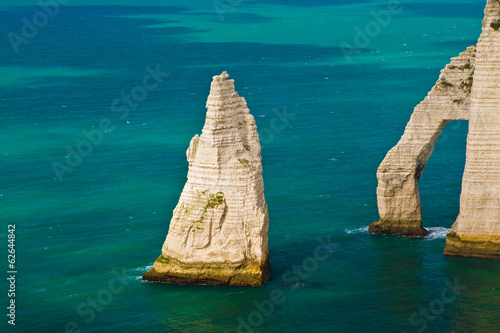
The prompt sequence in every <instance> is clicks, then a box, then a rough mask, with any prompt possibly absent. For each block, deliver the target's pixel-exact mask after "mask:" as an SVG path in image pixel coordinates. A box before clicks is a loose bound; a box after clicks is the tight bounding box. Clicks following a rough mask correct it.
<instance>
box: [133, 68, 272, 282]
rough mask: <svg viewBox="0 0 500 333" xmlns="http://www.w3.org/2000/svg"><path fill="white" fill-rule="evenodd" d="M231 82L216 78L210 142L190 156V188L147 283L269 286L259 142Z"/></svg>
mask: <svg viewBox="0 0 500 333" xmlns="http://www.w3.org/2000/svg"><path fill="white" fill-rule="evenodd" d="M228 77H229V75H228V74H227V73H226V72H224V73H222V74H221V75H217V76H214V77H213V81H212V85H211V87H210V95H209V96H208V100H207V104H206V107H207V114H206V118H205V125H204V126H203V130H202V134H201V135H195V136H194V137H193V139H192V140H191V143H190V145H189V148H188V150H187V153H186V154H187V160H188V162H189V171H188V180H187V182H186V185H185V186H184V189H183V191H182V193H181V196H180V198H179V202H178V203H177V206H176V207H175V210H174V212H173V216H172V220H171V221H170V226H169V231H168V235H167V238H166V240H165V243H164V244H163V247H162V252H161V256H160V258H158V259H157V260H156V262H155V263H154V266H153V268H152V269H151V271H150V272H148V273H146V274H145V275H144V277H143V280H145V281H157V282H169V283H182V284H220V285H232V286H258V285H261V284H263V283H264V282H266V281H267V279H268V278H269V249H268V236H267V232H268V229H269V214H268V210H267V205H266V201H265V198H264V181H263V178H262V161H261V159H262V158H261V146H260V141H259V135H258V133H257V126H256V124H255V119H254V117H253V116H252V115H251V114H250V110H249V109H248V107H247V104H246V101H245V99H244V98H243V97H240V96H239V95H238V93H237V92H236V90H235V87H234V80H229V79H228Z"/></svg>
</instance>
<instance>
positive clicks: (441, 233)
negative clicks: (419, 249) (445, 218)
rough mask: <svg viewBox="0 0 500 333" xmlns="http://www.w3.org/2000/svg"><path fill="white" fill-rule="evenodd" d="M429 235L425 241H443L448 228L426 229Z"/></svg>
mask: <svg viewBox="0 0 500 333" xmlns="http://www.w3.org/2000/svg"><path fill="white" fill-rule="evenodd" d="M426 229H427V230H428V231H429V232H430V233H431V234H430V235H429V236H427V237H425V239H427V240H434V239H443V238H446V235H447V234H448V233H449V232H450V230H451V229H450V228H443V227H431V228H426Z"/></svg>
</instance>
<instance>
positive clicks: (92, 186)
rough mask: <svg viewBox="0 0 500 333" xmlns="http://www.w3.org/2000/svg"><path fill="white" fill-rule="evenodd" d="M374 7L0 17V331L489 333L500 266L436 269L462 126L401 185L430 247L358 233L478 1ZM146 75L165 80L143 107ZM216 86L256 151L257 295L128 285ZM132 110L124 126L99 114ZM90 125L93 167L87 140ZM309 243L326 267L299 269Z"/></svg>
mask: <svg viewBox="0 0 500 333" xmlns="http://www.w3.org/2000/svg"><path fill="white" fill-rule="evenodd" d="M389 3H391V2H390V1H380V0H373V1H368V0H355V1H354V0H352V1H347V0H321V1H306V0H294V1H285V0H271V1H256V0H241V1H239V0H238V1H236V0H232V1H229V0H221V1H211V0H209V1H190V2H189V3H186V2H181V1H167V0H165V1H146V2H143V3H141V6H138V5H136V4H134V3H132V2H131V1H115V2H112V1H109V2H106V6H103V5H101V6H97V5H99V4H102V3H98V2H97V1H93V2H91V3H89V2H87V3H85V2H83V1H76V0H75V1H70V2H68V5H67V6H61V7H60V8H58V10H57V13H55V14H54V15H53V17H49V16H45V17H46V18H47V20H46V22H44V21H43V19H44V16H43V15H40V14H37V13H39V12H40V10H41V8H40V7H39V6H37V5H36V2H33V3H30V2H28V1H24V2H20V1H2V5H3V6H4V7H0V8H1V10H0V35H1V36H0V105H1V107H0V120H1V121H0V155H1V162H0V174H1V175H2V177H1V178H0V212H1V215H2V217H1V219H2V221H3V223H2V228H3V230H0V236H1V237H2V242H1V244H2V247H3V249H2V250H1V251H0V252H1V253H4V259H2V260H4V264H3V266H2V267H4V269H5V277H8V274H7V270H8V267H7V249H8V248H7V244H8V243H7V225H8V224H15V225H16V251H17V252H16V269H17V271H18V273H17V275H16V297H15V300H16V326H15V327H13V326H12V325H9V324H7V320H8V317H7V316H6V315H5V314H6V313H7V310H6V309H5V308H6V307H7V306H8V304H9V303H8V302H9V298H8V297H7V292H8V289H9V285H8V284H7V281H6V278H3V279H1V280H2V281H3V282H2V283H1V284H0V288H1V289H0V294H1V295H2V297H1V300H2V308H3V309H5V310H4V311H5V314H3V313H2V317H3V319H2V322H1V324H0V325H1V326H0V327H1V331H2V332H4V331H8V332H79V331H81V332H237V331H240V332H249V331H251V330H253V331H254V332H404V331H406V332H457V333H459V332H460V333H462V332H463V333H465V332H499V331H500V328H499V325H500V319H499V313H500V274H499V273H500V263H499V262H497V261H491V260H479V259H467V258H450V257H445V256H443V254H442V251H443V248H444V245H445V235H446V232H447V231H448V228H450V226H451V225H452V224H453V222H454V220H455V218H456V216H457V214H458V208H459V195H460V183H461V176H462V173H463V166H464V160H465V140H466V134H467V122H464V121H462V122H460V121H456V122H453V123H451V124H450V125H449V126H448V128H446V129H445V131H444V133H443V135H442V136H441V138H440V139H439V141H438V143H437V145H436V148H435V151H434V154H433V156H432V158H431V159H430V162H429V164H428V166H427V168H426V170H425V173H424V176H423V178H422V180H421V182H420V190H421V196H422V205H423V215H424V226H425V227H428V228H430V230H431V231H432V232H433V235H432V236H430V237H427V238H425V239H407V238H401V237H393V236H380V235H371V234H369V233H368V232H367V226H368V224H369V223H371V222H374V221H376V220H377V219H378V213H377V206H376V197H375V189H376V186H377V180H376V177H375V173H376V170H377V167H378V165H379V163H380V162H381V161H382V159H383V157H384V156H385V154H386V153H387V151H388V150H389V149H390V148H391V147H392V146H394V145H395V144H396V142H397V141H398V139H399V138H400V136H401V135H402V133H403V130H404V127H405V124H406V122H407V121H408V119H409V117H410V115H411V112H412V111H413V108H414V106H415V105H416V104H417V103H419V102H420V101H421V100H422V99H423V98H424V97H425V95H426V94H427V92H428V91H429V90H430V88H431V87H432V86H433V84H434V83H435V81H436V80H437V77H438V75H439V71H440V69H441V68H442V67H443V66H444V65H445V64H446V63H447V62H448V61H449V58H450V57H453V56H456V55H458V53H459V52H461V51H463V50H464V49H465V48H466V47H467V46H469V45H473V44H475V42H476V40H477V37H478V36H479V33H480V30H481V19H482V10H483V7H484V3H485V1H479V0H474V1H473V0H467V1H449V0H446V1H445V0H440V1H429V0H422V1H420V0H413V1H412V0H401V1H400V5H399V6H397V10H394V11H393V13H391V14H390V16H383V15H382V14H381V15H382V16H380V15H375V16H380V18H379V21H377V20H376V18H375V16H374V12H375V13H380V11H385V10H387V6H388V4H389ZM19 4H22V5H26V6H18V5H19ZM30 4H33V5H32V6H28V5H30ZM395 8H396V7H395ZM53 10H54V11H55V9H54V8H53ZM37 15H38V16H37ZM23 18H25V20H23ZM34 19H35V20H38V21H36V22H38V24H39V27H35V28H36V30H32V31H30V30H29V27H28V28H25V31H24V33H25V35H27V36H29V38H26V37H23V31H22V29H23V26H24V25H25V24H26V20H27V21H28V22H33V20H34ZM40 20H41V21H40ZM42 23H44V24H42ZM377 27H378V28H377ZM366 29H368V30H366ZM370 29H371V30H370ZM360 30H361V31H368V34H369V36H368V35H367V36H366V37H364V38H362V37H359V36H357V35H358V34H359V32H358V31H360ZM365 33H366V32H365ZM13 34H16V35H17V36H19V38H25V39H24V40H23V41H22V42H19V39H12V38H14V37H13ZM9 36H10V37H9ZM9 38H10V39H11V40H14V46H16V45H17V48H18V49H17V51H18V52H17V53H16V52H15V51H16V49H15V47H13V45H12V43H11V42H10V41H9ZM349 47H351V48H349ZM346 55H347V57H346ZM156 70H159V71H160V72H162V73H165V72H168V73H169V76H168V77H163V76H161V77H160V78H159V81H161V82H159V83H158V84H157V86H156V87H155V88H154V89H151V90H148V91H146V93H147V95H144V94H142V95H141V94H140V93H141V92H144V90H141V88H140V87H141V86H142V85H143V79H144V77H145V76H146V75H148V73H149V71H156ZM223 70H226V71H228V72H229V74H230V77H231V78H233V79H235V80H236V88H237V91H238V92H239V94H240V95H241V96H243V97H245V99H246V100H247V102H248V105H249V108H250V110H251V112H252V114H253V115H254V116H255V118H256V121H257V125H258V128H259V132H260V135H261V142H262V144H263V150H262V157H263V168H264V182H265V187H266V190H265V194H266V200H267V203H268V206H269V212H270V218H271V222H270V223H271V224H270V231H269V246H270V254H271V265H272V271H271V274H272V277H271V280H270V281H269V282H268V283H267V284H266V285H265V286H264V287H261V288H233V287H214V286H177V285H164V284H152V283H142V282H141V280H140V277H141V275H142V274H143V273H144V272H146V271H147V270H148V268H149V267H150V266H151V265H152V263H153V261H154V260H155V258H156V257H157V256H158V255H159V254H160V250H161V246H162V243H163V241H164V239H165V236H166V234H167V231H168V223H169V220H170V218H171V213H172V210H173V209H174V207H175V205H176V203H177V200H178V197H179V194H180V192H181V190H182V187H183V185H184V183H185V180H186V173H187V162H186V157H185V151H186V149H187V148H188V145H189V141H190V139H191V138H192V137H193V136H194V135H195V134H197V133H198V134H199V133H201V128H202V126H203V121H204V116H205V108H204V106H205V102H206V98H207V95H208V92H209V87H210V81H211V78H212V76H214V75H217V74H220V73H221V72H222V71H223ZM138 87H139V88H138ZM131 93H135V94H136V97H138V99H139V100H140V101H139V102H137V103H136V102H134V101H131V102H130V104H129V106H128V109H129V113H128V115H126V114H124V113H123V111H119V112H113V110H115V111H116V108H115V109H113V107H112V105H113V103H114V101H115V100H116V99H120V98H123V96H126V95H130V94H131ZM122 94H124V95H122ZM125 98H126V97H125ZM124 105H126V104H124V102H120V103H119V104H118V105H115V107H123V106H124ZM122 110H123V109H122ZM106 119H108V120H106ZM103 122H104V123H106V122H107V126H105V127H108V129H107V131H105V133H104V134H103V136H102V138H100V137H99V136H94V137H93V138H94V140H97V141H96V142H98V144H97V145H93V146H91V149H92V151H91V152H90V151H89V147H88V146H85V141H86V140H87V139H86V136H85V133H95V132H96V130H97V129H98V128H99V126H102V123H103ZM101 139H102V142H100V141H101ZM78 147H80V150H81V151H83V152H84V153H85V155H86V156H84V157H83V158H82V159H81V160H72V161H70V162H71V163H72V167H71V172H68V170H67V169H64V170H65V171H63V172H62V174H61V175H60V179H58V176H57V174H56V173H55V171H54V169H53V166H52V165H53V163H54V162H57V163H60V165H64V164H65V163H66V161H65V156H66V155H68V149H69V151H71V150H72V149H78ZM85 148H87V150H86V151H85ZM82 149H83V150H82ZM318 238H319V239H320V241H319V240H318ZM327 241H329V242H330V245H329V247H328V248H327V249H328V250H329V251H330V252H329V253H328V257H327V258H325V260H323V261H317V260H316V261H315V260H312V258H314V252H315V249H316V248H317V247H318V246H319V245H320V244H322V243H323V242H327ZM323 253H324V252H323ZM450 283H451V284H452V285H458V289H457V291H458V293H457V294H453V293H452V292H451V291H450V290H449V284H450ZM447 288H448V289H447ZM465 288H466V289H465ZM273 295H280V297H279V301H278V302H276V303H270V299H274V298H273V297H272V296H273ZM275 300H276V299H275ZM277 303H279V304H277ZM270 304H272V305H270Z"/></svg>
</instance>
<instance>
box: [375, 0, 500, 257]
mask: <svg viewBox="0 0 500 333" xmlns="http://www.w3.org/2000/svg"><path fill="white" fill-rule="evenodd" d="M454 119H468V120H469V133H468V136H467V149H466V162H465V169H464V176H463V179H462V193H461V195H460V214H459V216H458V218H457V220H456V222H455V223H454V224H453V226H452V228H451V231H450V232H449V233H448V237H447V240H446V247H445V250H444V253H445V254H448V255H459V256H467V257H480V258H496V259H500V1H499V0H488V2H487V4H486V8H485V11H484V19H483V26H482V33H481V36H480V37H479V40H478V43H477V47H469V48H468V49H467V50H466V51H465V52H463V53H461V54H460V56H459V57H457V58H453V59H452V61H451V63H450V64H449V65H447V66H446V67H445V68H444V69H443V70H442V72H441V75H440V77H439V80H438V81H437V83H436V85H435V86H434V87H433V88H432V90H431V92H430V93H429V94H428V96H427V97H426V98H425V100H424V101H423V102H422V103H420V104H419V105H418V106H417V107H416V108H415V111H414V112H413V115H412V116H411V119H410V121H409V122H408V125H407V126H406V130H405V133H404V135H403V136H402V138H401V140H400V141H399V143H398V144H397V145H396V146H395V147H394V148H393V149H391V150H390V151H389V153H388V154H387V156H386V158H385V159H384V161H383V162H382V164H381V165H380V167H379V169H378V171H377V178H378V182H379V183H378V188H377V201H378V207H379V214H380V220H379V221H378V222H375V223H372V224H371V225H370V231H371V232H374V233H390V234H399V235H406V236H424V235H426V234H427V231H426V230H425V229H423V228H422V214H421V207H420V195H419V191H418V181H419V179H420V177H421V175H422V172H423V169H424V167H425V165H426V163H427V160H428V159H429V157H430V155H431V154H432V150H433V148H434V144H435V143H436V140H437V138H438V137H439V135H440V134H441V131H442V130H443V128H444V127H445V126H446V124H447V123H448V122H450V121H451V120H454Z"/></svg>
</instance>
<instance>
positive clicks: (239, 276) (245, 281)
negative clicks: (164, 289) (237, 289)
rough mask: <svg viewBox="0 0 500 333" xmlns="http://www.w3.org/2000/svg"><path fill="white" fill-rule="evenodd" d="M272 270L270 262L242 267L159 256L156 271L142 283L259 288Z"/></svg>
mask: <svg viewBox="0 0 500 333" xmlns="http://www.w3.org/2000/svg"><path fill="white" fill-rule="evenodd" d="M269 271H270V265H269V260H266V261H265V263H264V264H262V265H259V264H252V263H245V264H242V265H241V266H233V265H226V264H219V265H218V264H210V265H208V264H206V263H200V264H198V265H194V264H191V263H190V264H189V265H187V264H183V263H181V262H179V261H177V260H175V259H172V258H168V259H163V258H162V257H161V256H160V257H159V258H158V259H156V261H155V263H154V265H153V268H152V269H151V270H150V271H149V272H147V273H146V274H144V275H143V276H142V281H151V282H164V283H174V284H212V285H227V286H250V287H256V286H260V285H262V284H264V283H265V282H267V280H268V279H269Z"/></svg>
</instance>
